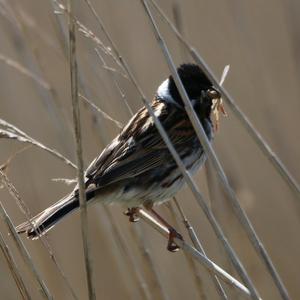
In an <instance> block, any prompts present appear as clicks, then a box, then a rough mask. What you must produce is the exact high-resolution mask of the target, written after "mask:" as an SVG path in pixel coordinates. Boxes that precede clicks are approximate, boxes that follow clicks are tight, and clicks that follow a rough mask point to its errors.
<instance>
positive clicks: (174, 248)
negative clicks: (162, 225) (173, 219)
mask: <svg viewBox="0 0 300 300" xmlns="http://www.w3.org/2000/svg"><path fill="white" fill-rule="evenodd" d="M168 230H169V240H168V245H167V249H168V250H169V251H170V252H177V251H178V250H179V249H180V248H179V247H178V246H177V244H176V243H175V242H174V239H175V238H177V239H180V240H183V237H182V235H181V234H180V233H178V232H177V231H176V230H175V229H174V228H168Z"/></svg>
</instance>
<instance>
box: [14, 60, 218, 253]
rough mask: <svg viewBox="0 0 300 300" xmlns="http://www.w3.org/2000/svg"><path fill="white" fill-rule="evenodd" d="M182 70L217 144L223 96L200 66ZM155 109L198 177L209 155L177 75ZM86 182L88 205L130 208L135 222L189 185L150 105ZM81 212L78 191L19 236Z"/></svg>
mask: <svg viewBox="0 0 300 300" xmlns="http://www.w3.org/2000/svg"><path fill="white" fill-rule="evenodd" d="M177 72H178V75H179V77H180V79H181V81H182V83H183V85H184V87H185V90H186V92H187V94H188V96H189V98H190V101H191V103H192V105H193V107H194V110H195V112H196V114H197V116H198V118H199V120H200V122H201V124H202V126H203V128H204V131H205V133H206V135H207V137H208V139H209V140H210V141H211V140H212V138H213V133H214V130H213V122H212V120H211V113H212V111H213V110H214V107H215V106H216V105H217V106H218V103H221V96H220V93H219V92H218V91H217V90H216V89H215V88H214V87H213V85H212V83H211V82H210V81H209V79H208V78H207V77H206V76H205V74H204V73H203V72H202V70H201V69H200V68H199V67H198V66H197V65H194V64H183V65H181V66H180V67H179V68H178V69H177ZM218 101H219V102H218ZM214 105H215V106H214ZM151 106H152V109H153V111H154V113H155V115H156V117H157V118H158V119H159V120H160V122H161V124H162V125H163V127H164V129H165V130H166V131H167V133H168V136H169V138H170V139H171V141H172V143H173V145H174V146H175V149H176V151H177V153H178V154H179V155H180V157H181V159H182V161H183V163H184V165H185V167H186V169H187V170H188V171H189V172H190V173H192V174H193V173H194V172H195V171H196V170H198V169H199V168H200V167H201V166H202V165H203V163H204V162H205V160H206V155H205V153H204V150H203V147H202V145H201V144H200V142H199V140H198V138H197V136H196V134H195V131H194V129H193V126H192V124H191V123H190V121H189V118H188V116H187V114H186V111H185V109H184V103H183V100H182V98H181V96H180V94H179V92H178V90H177V88H176V85H175V82H174V79H173V77H172V76H169V77H168V78H167V79H166V80H165V81H163V83H162V84H161V85H160V86H159V88H158V90H157V92H156V95H155V97H154V99H153V101H152V104H151ZM85 180H86V181H85V187H86V198H87V201H88V202H95V201H99V202H100V201H101V202H103V203H121V204H123V205H124V206H126V207H128V208H129V209H128V212H127V214H128V215H130V220H131V221H135V216H134V212H135V208H136V207H140V206H143V207H144V208H145V209H147V210H149V211H152V213H155V212H154V211H153V208H152V207H153V205H156V204H160V203H163V202H165V201H167V200H169V199H170V198H172V197H173V196H174V195H175V193H176V192H177V191H178V190H180V189H181V188H182V186H183V185H184V179H183V176H182V174H181V172H180V170H179V169H178V167H177V165H176V163H175V161H174V159H173V157H172V155H171V154H170V152H169V150H168V148H167V146H166V145H165V143H164V141H163V140H162V138H161V136H160V134H159V132H158V130H157V128H156V127H155V124H154V121H153V119H152V117H151V116H150V115H149V113H148V111H147V109H146V108H145V107H142V108H141V109H140V110H139V111H138V112H137V113H136V114H135V115H134V116H133V117H132V118H131V120H130V121H129V122H128V124H127V125H126V126H125V127H124V128H123V129H122V131H121V133H120V134H119V135H118V136H117V137H116V138H115V139H114V140H112V142H111V143H110V144H109V145H108V146H107V147H106V148H105V149H104V150H103V151H102V153H101V154H100V155H99V156H98V157H97V158H95V159H94V161H93V162H92V163H91V164H90V166H89V167H88V168H87V170H86V172H85ZM78 208H79V196H78V187H76V188H75V189H74V190H73V191H72V192H71V193H70V194H69V195H67V196H66V197H64V198H63V199H61V200H59V201H58V202H56V203H55V204H54V205H52V206H50V207H49V208H47V209H45V210H44V211H42V212H41V213H39V214H38V215H37V216H35V217H33V218H32V219H31V220H30V222H28V221H27V222H25V223H23V224H21V225H19V226H17V228H16V229H17V231H18V233H23V232H26V233H27V236H28V237H29V238H30V239H35V238H38V237H39V236H40V235H42V234H44V233H46V232H47V231H48V230H50V229H51V228H52V227H53V226H54V225H56V224H57V223H58V222H59V221H60V220H62V219H63V218H64V217H65V216H67V215H68V214H70V213H71V212H74V211H76V210H77V209H78ZM155 215H156V216H158V215H157V214H156V213H155ZM158 218H159V216H158ZM32 225H33V227H32ZM175 235H176V233H175ZM172 238H174V231H173V230H172V229H171V228H170V238H169V243H168V249H169V250H171V251H173V250H176V245H174V243H173V241H172Z"/></svg>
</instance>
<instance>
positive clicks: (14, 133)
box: [0, 119, 77, 169]
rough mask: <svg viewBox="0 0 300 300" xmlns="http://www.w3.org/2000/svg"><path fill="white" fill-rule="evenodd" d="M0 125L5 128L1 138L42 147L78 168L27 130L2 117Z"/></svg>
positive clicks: (1, 132)
mask: <svg viewBox="0 0 300 300" xmlns="http://www.w3.org/2000/svg"><path fill="white" fill-rule="evenodd" d="M0 126H2V127H3V128H4V129H2V128H0V138H6V139H13V140H17V141H19V142H21V143H27V144H31V145H34V146H36V147H38V148H41V149H43V150H45V151H47V152H49V153H50V154H52V155H54V156H55V157H57V158H59V159H60V160H62V161H63V162H64V163H66V164H67V165H69V166H71V167H73V168H74V169H76V168H77V167H76V165H75V164H74V163H72V162H71V161H70V160H69V159H67V158H66V157H64V156H63V155H62V154H60V153H59V152H58V151H56V150H55V149H51V148H49V147H47V146H45V145H43V144H42V143H40V142H39V141H37V140H35V139H34V138H32V137H30V136H29V135H28V134H26V133H25V132H23V131H22V130H20V129H19V128H17V127H16V126H14V125H12V124H10V123H8V122H7V121H4V120H3V119H0Z"/></svg>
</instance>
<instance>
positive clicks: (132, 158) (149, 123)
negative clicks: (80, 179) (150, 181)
mask: <svg viewBox="0 0 300 300" xmlns="http://www.w3.org/2000/svg"><path fill="white" fill-rule="evenodd" d="M167 105H170V104H165V103H164V102H161V101H158V100H156V101H154V102H153V103H152V108H153V110H154V112H155V115H156V116H157V117H158V118H159V120H160V121H161V123H162V124H163V126H164V128H165V129H166V130H167V132H168V134H169V137H170V139H171V141H172V143H173V145H174V146H175V148H178V147H180V146H184V145H185V143H186V142H187V141H188V139H190V137H191V130H193V129H192V127H191V125H190V123H189V122H188V120H187V118H186V117H184V114H183V113H179V112H178V110H177V108H173V109H171V110H170V109H169V108H168V107H167ZM174 110H177V111H174ZM176 116H178V117H177V119H176ZM178 118H180V119H178ZM171 160H173V158H172V156H171V155H170V154H169V151H168V149H167V147H166V145H165V143H164V142H163V140H162V138H161V137H160V135H159V133H158V131H157V129H156V127H155V124H154V122H153V120H152V118H149V113H148V111H147V109H146V108H142V109H141V110H140V111H138V112H137V114H136V115H135V116H134V117H133V118H132V119H131V120H130V121H129V123H128V125H126V126H125V128H124V129H123V130H122V132H121V133H120V135H119V136H118V137H117V138H115V139H114V140H113V141H112V143H111V144H110V145H108V146H107V147H106V148H105V149H104V150H103V152H102V153H101V154H100V156H99V157H98V158H96V159H95V160H94V161H93V162H92V163H91V165H90V166H89V167H88V169H87V171H86V177H87V178H88V182H89V183H94V184H96V185H97V186H105V185H108V184H111V183H113V182H117V181H120V180H123V179H126V178H131V177H135V176H137V175H140V174H142V173H144V172H146V171H148V170H150V169H153V168H156V167H158V166H160V165H163V164H165V163H168V162H170V161H171Z"/></svg>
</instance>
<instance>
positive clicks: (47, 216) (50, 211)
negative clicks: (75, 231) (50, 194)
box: [16, 193, 79, 240]
mask: <svg viewBox="0 0 300 300" xmlns="http://www.w3.org/2000/svg"><path fill="white" fill-rule="evenodd" d="M78 207H79V200H78V196H77V195H75V194H74V193H71V194H70V195H68V196H66V197H65V198H63V199H61V200H59V201H58V202H56V203H55V204H53V205H52V206H50V207H48V208H47V209H45V210H44V211H42V212H40V213H39V214H38V215H36V216H35V217H33V218H32V219H30V221H26V222H24V223H22V224H20V225H19V226H17V227H16V231H17V232H18V233H26V234H27V236H28V238H30V239H32V240H34V239H38V238H39V237H40V236H41V235H43V234H45V233H46V232H47V231H49V230H50V229H51V228H52V227H53V226H54V225H55V224H57V223H58V222H59V221H60V220H61V219H62V218H63V217H65V216H66V215H68V214H69V213H71V212H72V211H74V210H76V208H78Z"/></svg>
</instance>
